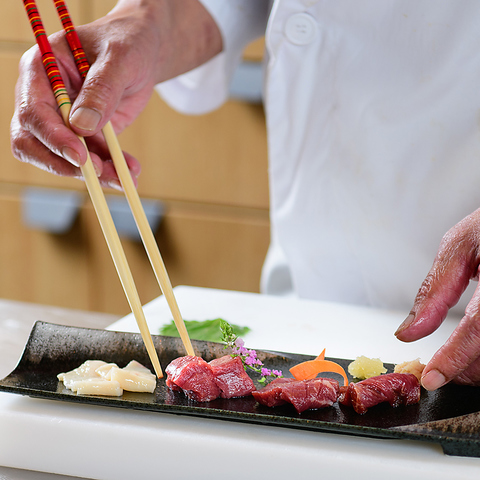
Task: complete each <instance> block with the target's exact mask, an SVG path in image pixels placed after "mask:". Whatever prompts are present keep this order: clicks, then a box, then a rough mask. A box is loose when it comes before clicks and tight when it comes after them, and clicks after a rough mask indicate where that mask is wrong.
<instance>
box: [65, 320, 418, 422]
mask: <svg viewBox="0 0 480 480" xmlns="http://www.w3.org/2000/svg"><path fill="white" fill-rule="evenodd" d="M222 332H223V338H224V341H225V343H226V348H227V347H230V348H231V351H232V353H231V354H230V355H225V356H222V357H220V358H216V359H214V360H212V361H210V362H206V361H205V360H204V359H202V358H201V357H198V356H193V355H187V356H184V357H179V358H176V359H175V360H173V361H172V362H171V363H170V364H169V365H168V366H167V367H166V370H165V371H166V373H167V379H166V384H167V387H168V388H170V389H171V390H172V391H179V392H183V393H184V394H185V395H186V396H187V397H188V398H189V399H190V400H192V401H195V402H210V401H213V400H215V399H217V398H236V397H245V396H248V395H253V397H254V398H255V400H256V401H257V402H258V403H260V404H262V405H265V406H267V407H272V408H274V407H278V406H280V405H285V404H291V405H293V407H294V408H295V409H296V411H297V412H298V413H301V412H304V411H305V410H310V409H319V408H325V407H329V406H332V405H333V404H334V403H336V402H339V403H340V404H341V405H345V406H348V407H352V408H353V409H354V410H355V412H357V413H359V414H364V413H365V412H367V410H368V409H369V408H371V407H373V406H375V405H378V404H380V403H384V402H388V403H389V404H390V405H391V406H392V407H398V406H401V405H411V404H414V403H418V402H419V400H420V381H419V379H420V376H421V372H422V369H423V367H424V365H422V364H420V362H418V360H415V361H413V362H406V363H405V364H401V365H397V367H396V368H395V372H394V373H385V372H386V369H385V368H384V367H383V363H382V362H381V361H380V360H378V359H368V358H366V357H359V358H357V359H356V360H355V361H354V362H352V363H351V364H350V365H349V367H348V370H349V372H350V374H351V375H352V376H353V377H355V378H356V379H359V381H357V382H350V383H349V382H348V378H347V375H346V373H345V371H344V369H343V368H342V367H341V366H340V365H338V364H337V363H334V362H332V361H329V360H325V350H324V351H323V352H322V353H321V354H320V355H319V356H318V357H317V358H316V359H314V360H309V361H306V362H302V363H300V364H298V365H295V366H294V367H292V368H291V369H290V373H291V374H292V375H293V378H285V377H284V376H283V374H282V372H280V371H277V370H270V369H268V368H266V367H265V366H264V365H263V363H262V362H261V361H260V360H259V359H258V358H257V354H256V352H255V350H248V349H246V348H245V347H244V343H243V340H241V339H240V338H238V337H237V336H236V335H235V334H234V333H233V331H232V329H231V327H230V325H229V324H228V323H227V322H224V324H223V326H222ZM246 369H251V370H253V371H255V372H257V373H258V374H260V375H261V377H262V378H261V379H260V380H259V383H262V382H263V383H266V380H267V378H270V379H272V380H271V381H270V383H268V384H266V385H265V386H263V387H262V388H260V389H258V390H257V388H256V387H255V384H254V382H253V381H252V379H251V378H250V376H249V375H248V374H247V372H246ZM322 372H334V373H337V374H340V375H341V376H342V377H343V379H344V384H343V386H340V384H339V382H338V381H337V380H334V379H331V378H323V377H318V375H319V374H320V373H322ZM58 379H59V380H61V381H63V383H64V385H65V387H66V388H69V389H71V390H72V391H74V392H76V393H77V394H85V395H117V396H119V395H122V394H123V391H124V390H127V391H135V392H150V393H151V392H153V390H154V389H155V386H156V377H155V375H153V374H152V373H151V372H150V371H149V370H148V369H147V368H145V367H144V366H142V365H140V364H139V363H138V362H136V361H132V362H131V363H130V364H129V365H127V366H126V367H124V368H123V369H121V368H119V367H118V366H117V365H115V364H106V363H105V362H102V361H99V360H89V361H87V362H85V363H84V364H82V365H81V366H80V367H78V368H76V369H75V370H73V371H71V372H67V373H61V374H59V375H58Z"/></svg>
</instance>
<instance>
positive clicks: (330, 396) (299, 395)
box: [252, 378, 340, 413]
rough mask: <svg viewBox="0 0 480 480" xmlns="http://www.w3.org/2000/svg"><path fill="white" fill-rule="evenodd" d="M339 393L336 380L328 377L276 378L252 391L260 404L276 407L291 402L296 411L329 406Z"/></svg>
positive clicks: (300, 411)
mask: <svg viewBox="0 0 480 480" xmlns="http://www.w3.org/2000/svg"><path fill="white" fill-rule="evenodd" d="M339 394H340V387H339V384H338V382H337V381H336V380H333V379H330V378H314V379H310V380H296V379H294V378H277V379H275V380H272V381H271V382H270V383H269V384H268V385H267V386H265V387H263V388H261V389H260V390H257V391H254V392H252V395H253V397H254V398H255V400H257V402H258V403H261V404H262V405H266V406H267V407H277V406H279V405H283V404H285V403H291V404H292V405H293V406H294V407H295V409H296V410H297V412H298V413H302V412H304V411H305V410H309V409H317V408H324V407H330V406H332V405H333V404H334V403H335V402H336V401H337V399H338V396H339Z"/></svg>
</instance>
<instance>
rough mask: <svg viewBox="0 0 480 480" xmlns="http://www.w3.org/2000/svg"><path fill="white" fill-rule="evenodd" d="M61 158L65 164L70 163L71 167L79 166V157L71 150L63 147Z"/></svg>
mask: <svg viewBox="0 0 480 480" xmlns="http://www.w3.org/2000/svg"><path fill="white" fill-rule="evenodd" d="M62 157H63V158H64V159H65V160H67V162H70V163H71V164H72V165H73V166H75V167H79V166H80V155H79V154H78V153H77V152H76V151H75V150H74V149H73V148H70V147H63V149H62Z"/></svg>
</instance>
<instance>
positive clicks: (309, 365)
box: [290, 350, 348, 386]
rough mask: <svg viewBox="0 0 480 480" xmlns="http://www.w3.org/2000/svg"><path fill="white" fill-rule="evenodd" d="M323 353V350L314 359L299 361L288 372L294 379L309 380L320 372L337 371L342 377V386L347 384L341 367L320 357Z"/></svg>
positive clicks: (345, 375)
mask: <svg viewBox="0 0 480 480" xmlns="http://www.w3.org/2000/svg"><path fill="white" fill-rule="evenodd" d="M324 355H325V350H324V351H323V352H322V353H321V354H320V355H319V356H318V357H317V358H316V359H315V360H307V361H306V362H302V363H299V364H297V365H295V366H294V367H292V368H291V369H290V373H291V374H292V375H293V376H294V378H295V379H296V380H311V379H313V378H315V377H316V376H317V375H318V374H319V373H322V372H333V373H338V374H340V375H341V376H342V377H343V382H344V386H347V385H348V378H347V374H346V373H345V370H344V369H343V367H341V366H340V365H339V364H338V363H335V362H331V361H330V360H323V359H320V357H321V356H324Z"/></svg>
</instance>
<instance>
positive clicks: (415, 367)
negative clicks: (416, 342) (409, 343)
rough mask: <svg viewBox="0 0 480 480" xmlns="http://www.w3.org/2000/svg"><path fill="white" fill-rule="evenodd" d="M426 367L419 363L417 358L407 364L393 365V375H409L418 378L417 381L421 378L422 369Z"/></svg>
mask: <svg viewBox="0 0 480 480" xmlns="http://www.w3.org/2000/svg"><path fill="white" fill-rule="evenodd" d="M425 366H426V365H424V364H423V363H421V362H420V359H419V358H417V359H416V360H411V361H409V362H403V363H399V364H398V365H395V368H394V370H393V371H394V372H395V373H411V374H412V375H415V376H416V377H417V378H418V381H420V380H421V378H422V373H423V369H424V368H425Z"/></svg>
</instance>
